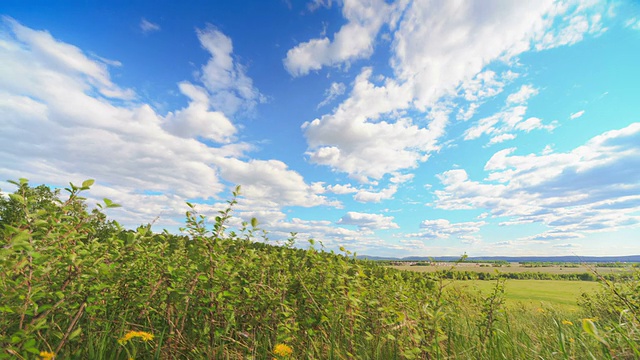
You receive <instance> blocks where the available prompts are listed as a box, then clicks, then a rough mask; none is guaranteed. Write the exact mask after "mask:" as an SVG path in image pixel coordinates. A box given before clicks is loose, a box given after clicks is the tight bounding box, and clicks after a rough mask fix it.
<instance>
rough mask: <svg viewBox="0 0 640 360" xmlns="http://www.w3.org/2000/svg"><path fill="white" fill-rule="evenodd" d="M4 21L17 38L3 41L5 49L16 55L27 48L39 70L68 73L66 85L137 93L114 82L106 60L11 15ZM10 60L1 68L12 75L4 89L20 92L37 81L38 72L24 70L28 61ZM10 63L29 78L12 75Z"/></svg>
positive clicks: (114, 94)
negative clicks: (98, 59) (99, 59)
mask: <svg viewBox="0 0 640 360" xmlns="http://www.w3.org/2000/svg"><path fill="white" fill-rule="evenodd" d="M2 21H3V22H4V23H5V24H7V25H8V26H9V29H10V31H12V32H13V36H15V40H14V41H12V39H9V40H8V41H5V42H3V44H2V46H3V47H4V49H3V50H4V51H9V52H11V53H13V54H15V55H17V54H20V53H21V52H23V51H24V52H27V51H28V52H29V54H30V56H31V59H32V60H33V61H34V62H37V64H34V65H37V67H38V68H39V69H42V70H44V69H48V70H51V71H54V72H62V73H65V74H68V75H69V76H68V77H67V78H65V79H64V81H67V82H68V83H67V84H66V85H68V86H72V87H74V88H82V89H83V90H88V89H89V88H93V89H94V90H96V91H98V92H99V93H100V94H101V95H103V96H105V97H107V98H113V99H123V100H131V99H133V97H134V93H133V91H132V90H130V89H121V88H119V87H118V86H116V85H115V84H114V83H113V82H111V79H110V76H109V70H108V67H107V65H106V64H105V63H104V62H98V61H94V60H92V59H89V58H88V57H87V56H86V55H85V54H84V53H83V52H82V51H81V50H80V49H78V48H77V47H75V46H73V45H69V44H65V43H62V42H59V41H56V40H55V39H54V38H53V37H52V36H51V34H49V33H48V32H46V31H35V30H32V29H30V28H27V27H25V26H22V25H21V24H19V23H18V22H17V21H15V20H13V19H12V18H9V17H2ZM23 46H24V47H25V48H23ZM10 60H14V59H6V62H5V64H4V66H3V67H2V70H3V71H4V72H6V76H8V77H9V78H7V79H6V80H8V81H9V82H8V83H5V84H4V86H5V88H8V89H11V90H13V91H18V92H19V91H22V90H23V89H24V87H25V86H26V85H27V84H30V83H33V82H35V81H37V79H35V78H34V77H35V75H33V74H32V75H30V74H28V70H27V69H25V67H26V65H27V64H19V60H17V61H16V62H15V63H9V62H8V61H10ZM9 65H12V66H15V68H16V70H18V71H25V72H27V73H26V74H25V75H28V77H27V78H26V79H25V83H24V84H21V81H20V79H18V78H17V77H16V76H11V74H10V73H11V72H12V71H13V69H14V67H11V66H9ZM39 75H49V76H55V73H46V72H41V73H39ZM57 80H63V79H57ZM47 90H49V89H42V91H47Z"/></svg>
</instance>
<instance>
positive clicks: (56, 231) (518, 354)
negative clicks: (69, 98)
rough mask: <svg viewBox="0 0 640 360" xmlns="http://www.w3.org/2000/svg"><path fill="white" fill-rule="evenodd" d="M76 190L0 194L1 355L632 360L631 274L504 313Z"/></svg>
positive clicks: (433, 283)
mask: <svg viewBox="0 0 640 360" xmlns="http://www.w3.org/2000/svg"><path fill="white" fill-rule="evenodd" d="M92 184H93V181H91V180H88V181H85V182H84V183H83V184H82V185H81V186H76V185H73V184H70V186H69V188H67V189H65V190H66V191H67V193H68V195H67V196H65V199H60V198H59V194H58V192H57V191H52V190H50V189H49V188H48V187H46V186H38V187H31V186H30V185H29V183H28V182H27V181H26V180H24V179H22V180H20V181H19V182H15V185H16V186H17V187H18V189H17V190H16V191H15V192H14V193H13V194H10V195H9V196H8V197H0V231H1V232H2V242H1V243H0V269H1V271H0V294H2V295H1V297H0V358H12V359H13V358H18V359H35V358H40V359H51V358H59V359H66V358H75V359H129V358H136V359H171V358H179V359H351V358H358V359H532V358H541V359H613V358H615V359H634V358H640V322H639V321H638V314H639V312H638V311H639V306H640V298H639V295H638V294H640V279H639V278H638V274H637V273H635V274H634V277H633V278H630V279H627V280H624V281H623V280H617V281H616V282H615V283H614V282H607V281H604V282H603V284H605V285H606V286H605V287H604V290H603V291H601V292H596V293H592V294H584V296H583V299H582V300H581V302H580V305H581V310H580V311H578V312H566V311H562V310H558V309H555V308H552V307H540V308H537V309H535V310H532V309H530V308H525V307H523V308H514V307H506V306H505V297H504V281H505V280H504V279H502V278H497V279H496V280H495V281H494V283H493V286H492V287H491V289H490V291H489V292H488V293H481V292H473V291H467V290H465V289H462V288H460V287H456V286H451V285H452V284H453V283H454V282H453V281H452V280H449V279H446V277H445V276H442V274H438V273H435V274H433V273H419V272H409V271H400V270H396V269H391V268H388V267H385V266H380V265H379V264H376V263H374V262H368V261H360V260H356V259H355V258H354V256H352V255H351V254H350V253H349V252H348V251H345V250H343V249H341V251H342V253H340V254H336V253H334V252H328V251H325V250H324V248H323V247H322V244H321V243H316V242H314V241H313V240H310V247H309V248H308V249H305V250H302V249H298V248H294V246H293V245H294V244H295V241H296V239H295V237H294V236H292V237H291V238H290V239H289V241H288V242H287V243H286V244H285V245H284V246H272V245H268V244H266V243H265V242H263V241H261V239H260V238H259V236H258V234H260V232H259V231H258V229H257V222H256V221H251V222H250V223H243V225H242V226H241V228H239V229H234V230H232V229H228V228H227V224H228V221H229V219H230V217H231V216H232V208H233V206H234V205H235V196H238V191H236V192H234V198H233V199H231V200H230V201H229V203H228V205H229V207H228V208H227V209H225V210H223V211H221V212H220V213H219V214H218V216H216V218H215V219H212V221H211V222H208V219H206V218H205V217H204V216H202V215H199V214H198V212H197V209H196V207H195V206H194V205H191V204H189V207H190V210H189V211H188V212H187V213H186V225H185V228H184V229H183V234H181V235H176V234H171V233H168V232H167V231H164V232H162V233H154V232H152V231H151V227H150V225H143V226H140V227H138V228H137V229H135V230H127V229H123V228H122V227H121V226H120V225H119V224H118V223H116V222H114V221H109V220H107V218H106V216H105V215H104V214H103V213H102V209H104V208H108V207H113V206H117V205H115V204H113V203H112V202H111V201H109V200H107V199H105V200H104V203H103V204H100V205H98V206H97V208H96V209H94V210H92V211H89V210H88V207H87V205H86V203H85V199H84V198H83V197H82V196H81V195H82V192H84V191H86V190H89V188H90V186H91V185H92Z"/></svg>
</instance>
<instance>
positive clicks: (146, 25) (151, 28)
mask: <svg viewBox="0 0 640 360" xmlns="http://www.w3.org/2000/svg"><path fill="white" fill-rule="evenodd" d="M140 30H142V32H143V33H145V34H148V33H152V32H155V31H160V25H158V24H154V23H152V22H151V21H149V20H147V19H145V18H142V20H140Z"/></svg>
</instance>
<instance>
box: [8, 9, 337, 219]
mask: <svg viewBox="0 0 640 360" xmlns="http://www.w3.org/2000/svg"><path fill="white" fill-rule="evenodd" d="M4 23H5V24H6V25H7V26H6V28H3V29H2V39H3V41H2V42H1V43H0V57H1V58H2V59H3V60H2V61H3V66H2V67H0V118H2V119H3V121H4V122H3V130H2V132H0V143H2V144H3V146H2V147H0V173H2V174H4V176H5V177H6V178H10V179H17V178H20V177H26V178H29V179H30V180H31V181H32V182H33V183H47V184H52V185H65V184H67V183H68V181H73V182H75V183H80V182H81V181H83V180H85V179H88V178H95V179H97V183H96V185H95V186H94V187H93V188H92V190H91V193H90V196H91V197H92V198H91V199H92V201H93V200H96V199H100V198H102V197H107V198H110V199H112V200H114V201H115V202H117V203H120V204H121V205H122V206H123V207H122V208H119V209H113V210H109V211H110V213H112V214H113V215H114V217H115V218H116V219H118V220H123V222H124V223H125V224H126V225H135V224H140V223H143V222H150V221H152V220H153V219H154V218H156V217H157V216H160V222H159V223H158V224H159V225H161V226H170V225H175V224H176V222H175V220H174V219H175V218H182V216H183V214H184V211H185V210H186V209H185V205H184V201H185V200H187V199H195V200H196V201H197V202H205V201H215V199H217V197H218V196H219V195H220V193H221V192H223V191H225V190H226V189H227V186H226V185H225V183H233V184H236V183H237V184H242V185H244V191H245V193H246V194H247V196H252V197H253V200H251V201H250V203H249V204H244V203H245V202H247V201H244V200H243V204H244V205H245V206H246V207H245V209H246V210H247V211H249V210H256V209H258V210H259V211H260V212H261V214H265V215H266V216H269V217H270V219H271V220H272V221H277V219H279V216H280V215H279V214H278V212H279V211H280V209H282V207H284V206H316V205H326V206H340V203H339V202H337V201H335V200H331V199H328V198H326V197H325V196H323V195H321V194H322V193H323V192H324V191H325V189H324V188H323V187H322V185H321V184H317V183H313V184H308V183H306V182H305V181H304V179H303V177H302V176H301V175H300V174H299V173H297V172H296V171H293V170H291V169H289V168H288V167H287V166H286V165H285V164H284V163H282V162H280V161H277V160H251V159H247V160H240V159H239V158H246V155H245V153H246V151H247V150H249V149H250V146H249V145H248V144H245V143H242V142H235V140H234V138H233V137H234V134H235V133H236V132H237V128H236V127H235V125H234V124H233V122H232V120H231V119H230V118H228V117H227V116H226V114H225V113H223V112H222V111H220V110H216V106H217V105H216V104H215V102H216V96H217V95H216V94H219V93H220V92H221V91H227V90H229V89H233V91H234V93H235V94H236V95H235V96H237V97H239V98H240V99H241V101H243V102H246V101H249V102H250V101H251V99H254V100H255V99H256V96H257V95H256V94H257V92H256V90H255V89H254V88H253V87H252V86H251V81H250V79H248V78H247V77H246V75H244V73H243V72H241V71H240V70H239V68H238V67H237V65H236V64H234V62H233V61H232V57H231V53H230V51H231V48H230V45H231V43H230V41H225V39H227V40H228V38H226V37H225V36H224V34H221V33H219V32H215V31H213V30H207V31H199V32H198V34H197V35H198V36H199V37H200V38H201V41H202V42H203V46H205V47H207V48H208V50H209V51H210V52H211V54H212V59H211V60H210V61H209V62H208V63H207V65H206V66H205V68H204V72H203V79H209V80H211V79H213V78H214V77H215V76H214V75H213V74H217V76H218V77H219V78H220V79H222V80H225V81H227V83H225V84H224V85H216V86H218V87H212V86H209V87H207V84H204V85H205V86H200V85H195V84H192V83H190V82H187V81H185V82H181V83H180V84H179V88H180V91H181V92H182V94H184V95H185V96H186V97H187V98H188V99H189V103H188V105H187V106H186V107H185V108H182V109H177V110H175V111H172V112H169V113H168V114H166V115H162V114H159V113H157V112H156V111H155V110H154V109H153V108H152V107H151V106H149V105H148V104H145V103H140V102H137V101H135V99H136V95H135V93H133V92H132V91H131V90H128V89H122V88H120V87H118V86H117V85H116V84H114V83H113V82H112V81H111V79H110V75H109V69H108V65H106V64H104V63H103V62H102V61H100V60H99V59H92V58H89V57H88V56H87V55H86V54H85V52H83V51H82V50H81V49H79V48H77V47H75V46H73V45H69V44H67V43H64V42H62V41H60V40H57V39H54V38H53V36H51V35H50V34H49V33H47V32H45V31H36V30H32V29H29V28H26V27H24V26H22V25H20V24H19V23H17V22H16V21H14V20H12V19H8V18H5V19H4ZM212 37H215V40H216V41H218V40H219V41H220V42H216V41H214V42H215V43H212V42H211V41H213V40H214V39H213V38H212ZM221 69H222V70H221ZM223 70H224V71H223ZM209 85H210V84H209ZM123 100H124V101H123ZM200 137H203V138H206V139H209V140H212V141H214V142H216V143H218V145H205V143H203V142H201V141H199V138H200ZM2 188H4V189H6V188H10V186H6V185H5V186H2Z"/></svg>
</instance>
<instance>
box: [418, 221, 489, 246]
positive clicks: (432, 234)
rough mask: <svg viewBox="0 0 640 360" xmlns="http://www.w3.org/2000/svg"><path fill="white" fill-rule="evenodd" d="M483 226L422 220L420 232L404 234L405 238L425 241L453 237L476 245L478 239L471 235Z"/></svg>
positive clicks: (475, 223) (476, 223)
mask: <svg viewBox="0 0 640 360" xmlns="http://www.w3.org/2000/svg"><path fill="white" fill-rule="evenodd" d="M484 225H486V222H484V221H470V222H461V223H451V222H449V220H447V219H436V220H424V221H423V222H421V223H420V228H421V229H423V230H422V231H420V232H418V233H413V234H406V235H405V237H409V238H425V239H449V238H451V237H455V238H458V239H461V240H463V241H465V243H477V242H478V241H479V238H478V237H477V236H474V235H473V234H475V233H477V232H479V231H480V229H481V228H482V227H483V226H484Z"/></svg>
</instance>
